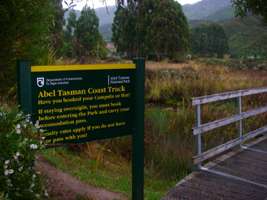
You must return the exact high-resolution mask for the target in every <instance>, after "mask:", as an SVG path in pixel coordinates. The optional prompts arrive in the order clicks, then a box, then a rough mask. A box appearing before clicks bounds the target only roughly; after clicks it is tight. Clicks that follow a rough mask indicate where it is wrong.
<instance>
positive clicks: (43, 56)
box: [0, 0, 54, 87]
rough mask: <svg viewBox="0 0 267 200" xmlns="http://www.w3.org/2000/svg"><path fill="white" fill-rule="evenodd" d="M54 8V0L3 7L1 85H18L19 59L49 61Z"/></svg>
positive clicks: (9, 3) (25, 1)
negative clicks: (16, 71) (17, 70)
mask: <svg viewBox="0 0 267 200" xmlns="http://www.w3.org/2000/svg"><path fill="white" fill-rule="evenodd" d="M53 23H54V7H53V4H52V2H51V0H35V1H30V0H12V1H8V0H6V1H2V2H1V4H0V27H1V31H0V46H1V50H0V80H1V82H0V86H2V87H3V86H5V87H9V86H12V85H14V84H15V81H16V79H15V74H16V73H15V69H16V68H15V66H16V60H18V59H28V60H31V61H32V64H46V63H47V62H48V60H49V59H48V55H49V49H50V44H51V42H50V41H51V28H52V27H53Z"/></svg>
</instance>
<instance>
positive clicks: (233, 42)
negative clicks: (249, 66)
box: [220, 16, 267, 58]
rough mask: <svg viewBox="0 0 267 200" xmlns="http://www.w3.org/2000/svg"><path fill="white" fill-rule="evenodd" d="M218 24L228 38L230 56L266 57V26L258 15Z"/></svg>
mask: <svg viewBox="0 0 267 200" xmlns="http://www.w3.org/2000/svg"><path fill="white" fill-rule="evenodd" d="M220 24H221V26H223V28H224V30H225V33H226V34H227V37H228V38H229V39H228V41H229V52H230V54H231V56H233V57H236V58H248V57H255V58H258V57H260V58H266V57H267V43H266V41H267V28H266V26H264V25H263V23H262V21H261V20H259V18H258V17H252V16H250V17H244V18H241V19H240V18H236V19H232V20H229V21H224V22H221V23H220Z"/></svg>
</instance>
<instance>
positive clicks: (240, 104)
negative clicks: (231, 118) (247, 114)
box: [238, 95, 243, 140]
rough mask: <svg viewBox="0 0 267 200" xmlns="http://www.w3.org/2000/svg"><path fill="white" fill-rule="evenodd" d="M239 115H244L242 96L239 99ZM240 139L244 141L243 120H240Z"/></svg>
mask: <svg viewBox="0 0 267 200" xmlns="http://www.w3.org/2000/svg"><path fill="white" fill-rule="evenodd" d="M238 114H239V115H241V114H242V96H241V95H240V96H239V97H238ZM239 138H240V139H241V140H242V139H243V120H242V119H240V120H239Z"/></svg>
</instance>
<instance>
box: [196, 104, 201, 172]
mask: <svg viewBox="0 0 267 200" xmlns="http://www.w3.org/2000/svg"><path fill="white" fill-rule="evenodd" d="M200 126H201V104H198V105H196V127H197V128H198V127H200ZM201 153H202V140H201V133H200V134H198V135H197V154H198V156H200V155H201ZM201 164H202V163H201V162H200V163H198V167H199V168H200V167H201Z"/></svg>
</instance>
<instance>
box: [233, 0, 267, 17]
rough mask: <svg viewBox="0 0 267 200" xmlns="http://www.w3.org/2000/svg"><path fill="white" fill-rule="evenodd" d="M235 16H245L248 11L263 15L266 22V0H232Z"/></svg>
mask: <svg viewBox="0 0 267 200" xmlns="http://www.w3.org/2000/svg"><path fill="white" fill-rule="evenodd" d="M232 1H233V4H234V6H235V12H236V15H237V16H246V15H247V14H248V13H249V12H252V13H253V14H255V15H260V16H262V17H263V19H264V21H265V22H267V1H265V0H258V1H255V0H232Z"/></svg>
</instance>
